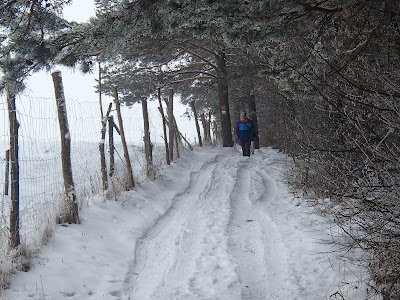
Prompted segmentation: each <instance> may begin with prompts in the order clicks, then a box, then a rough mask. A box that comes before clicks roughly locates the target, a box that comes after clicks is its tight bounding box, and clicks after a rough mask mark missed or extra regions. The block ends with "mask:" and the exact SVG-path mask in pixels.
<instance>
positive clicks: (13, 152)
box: [7, 92, 20, 248]
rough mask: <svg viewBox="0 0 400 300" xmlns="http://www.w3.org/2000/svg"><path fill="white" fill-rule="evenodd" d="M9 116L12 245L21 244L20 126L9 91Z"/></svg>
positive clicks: (13, 97)
mask: <svg viewBox="0 0 400 300" xmlns="http://www.w3.org/2000/svg"><path fill="white" fill-rule="evenodd" d="M7 104H8V118H9V122H10V161H11V199H10V200H11V213H10V247H11V248H17V247H18V246H19V244H20V235H19V160H18V128H19V123H18V120H17V109H16V105H15V94H13V93H10V92H7Z"/></svg>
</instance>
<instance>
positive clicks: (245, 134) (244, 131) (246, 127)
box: [236, 119, 256, 142]
mask: <svg viewBox="0 0 400 300" xmlns="http://www.w3.org/2000/svg"><path fill="white" fill-rule="evenodd" d="M255 132H256V126H255V125H254V122H253V121H252V120H250V119H247V121H246V122H245V123H244V122H242V121H239V122H238V123H237V125H236V135H237V137H238V138H239V140H240V141H241V142H246V141H253V140H254V136H255Z"/></svg>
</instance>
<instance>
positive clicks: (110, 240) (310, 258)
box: [2, 147, 366, 300]
mask: <svg viewBox="0 0 400 300" xmlns="http://www.w3.org/2000/svg"><path fill="white" fill-rule="evenodd" d="M288 168H289V167H288V164H287V159H286V157H285V156H284V155H283V154H280V153H278V152H277V151H275V150H273V149H261V150H259V151H257V152H256V154H255V155H254V156H252V157H250V158H247V157H246V158H245V157H242V156H241V154H240V153H239V151H237V149H236V148H219V147H215V148H211V147H204V148H198V149H196V150H195V151H194V152H189V151H185V152H184V155H183V157H182V158H180V159H178V160H177V161H176V162H174V163H173V164H172V165H171V166H168V167H165V168H164V169H163V170H162V172H161V176H160V177H159V178H158V179H156V180H154V181H152V182H147V183H145V184H143V185H141V186H137V187H136V188H135V190H133V191H129V192H123V193H122V194H120V196H119V197H118V198H117V201H115V200H111V201H110V200H105V199H104V198H103V197H100V196H97V197H92V198H90V199H89V201H90V202H89V206H87V207H84V208H83V209H82V211H81V219H82V224H80V225H68V226H65V225H63V226H58V227H57V229H56V230H55V233H54V235H53V237H52V238H51V239H50V241H49V242H48V244H47V245H46V246H44V247H43V248H42V250H41V251H40V253H38V254H37V256H36V257H34V259H33V266H32V268H31V270H30V271H29V272H17V273H16V274H15V275H14V276H12V281H11V286H10V289H8V290H6V291H5V292H4V294H3V295H2V299H5V300H8V299H47V300H49V299H160V300H161V299H222V300H223V299H227V300H228V299H285V300H286V299H365V297H366V291H365V288H364V287H363V286H361V285H358V284H357V279H358V277H359V274H361V272H362V270H360V269H357V268H356V267H352V266H351V265H348V264H347V265H346V264H344V263H342V262H340V261H339V262H338V261H337V260H336V257H335V255H334V254H332V251H335V250H336V248H335V247H336V246H334V245H331V244H327V243H321V241H326V240H329V239H330V235H329V233H330V230H333V229H332V228H334V226H333V225H329V226H327V224H326V223H325V219H324V218H322V217H321V216H318V215H316V214H314V213H313V209H312V208H310V207H308V206H307V202H306V201H304V200H303V199H298V198H295V197H294V196H293V195H292V194H291V193H290V192H289V189H288V187H287V185H286V184H285V182H284V177H283V173H284V172H285V171H286V170H288ZM345 265H346V266H345Z"/></svg>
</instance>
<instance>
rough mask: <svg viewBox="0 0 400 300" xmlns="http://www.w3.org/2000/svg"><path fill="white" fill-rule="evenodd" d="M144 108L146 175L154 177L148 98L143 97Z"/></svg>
mask: <svg viewBox="0 0 400 300" xmlns="http://www.w3.org/2000/svg"><path fill="white" fill-rule="evenodd" d="M142 109H143V123H144V153H145V156H146V175H147V177H148V178H150V179H154V170H153V154H152V147H151V141H150V129H149V127H150V126H149V115H148V111H147V100H146V99H142Z"/></svg>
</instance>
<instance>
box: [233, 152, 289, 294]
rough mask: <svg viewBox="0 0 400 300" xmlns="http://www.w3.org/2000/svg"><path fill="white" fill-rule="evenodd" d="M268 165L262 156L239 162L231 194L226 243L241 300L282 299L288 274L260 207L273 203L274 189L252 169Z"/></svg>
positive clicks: (272, 228)
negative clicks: (233, 264) (235, 272)
mask: <svg viewBox="0 0 400 300" xmlns="http://www.w3.org/2000/svg"><path fill="white" fill-rule="evenodd" d="M268 164H269V163H268V158H267V157H266V156H265V155H262V156H261V157H260V156H259V155H258V156H257V155H255V156H253V157H252V158H250V159H244V160H242V161H241V162H240V164H239V168H238V173H237V176H236V183H235V189H234V191H233V192H232V195H231V206H232V219H231V222H230V224H229V234H230V238H229V243H230V249H231V254H232V257H233V260H234V261H235V262H236V265H237V268H236V270H237V273H238V276H239V278H240V280H241V287H242V299H252V300H254V299H285V282H286V279H287V276H288V274H287V263H286V257H285V251H284V246H283V243H282V241H281V240H282V237H281V236H280V234H279V230H278V229H277V227H276V225H275V224H274V222H273V221H272V220H271V219H270V218H269V216H268V212H267V211H265V209H264V205H263V203H265V202H270V201H274V198H275V195H276V187H275V186H274V182H273V181H272V180H271V178H269V177H267V176H266V175H265V174H260V173H259V172H255V171H253V169H252V167H255V166H258V167H259V166H260V165H267V166H268Z"/></svg>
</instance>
